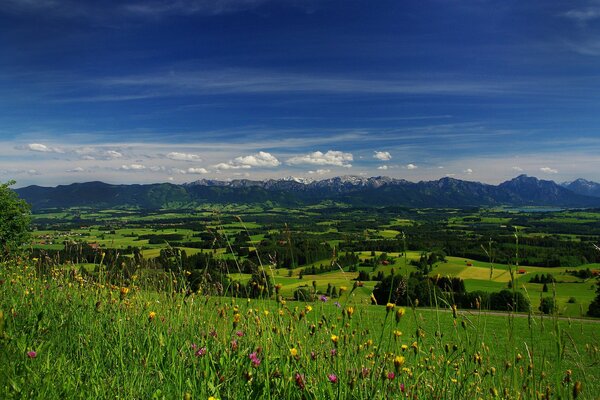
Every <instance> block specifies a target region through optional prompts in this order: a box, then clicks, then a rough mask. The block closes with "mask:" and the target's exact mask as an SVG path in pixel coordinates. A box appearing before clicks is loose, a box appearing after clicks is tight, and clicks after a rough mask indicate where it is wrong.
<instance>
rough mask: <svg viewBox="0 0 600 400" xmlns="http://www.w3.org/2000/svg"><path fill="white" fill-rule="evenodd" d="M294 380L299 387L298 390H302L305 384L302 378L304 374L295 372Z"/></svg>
mask: <svg viewBox="0 0 600 400" xmlns="http://www.w3.org/2000/svg"><path fill="white" fill-rule="evenodd" d="M295 380H296V385H297V386H298V387H299V388H300V390H303V389H304V386H305V385H306V383H305V380H304V375H303V374H299V373H298V372H296V376H295Z"/></svg>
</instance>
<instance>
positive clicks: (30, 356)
mask: <svg viewBox="0 0 600 400" xmlns="http://www.w3.org/2000/svg"><path fill="white" fill-rule="evenodd" d="M27 357H29V358H36V357H37V353H36V352H35V351H33V350H31V351H28V352H27Z"/></svg>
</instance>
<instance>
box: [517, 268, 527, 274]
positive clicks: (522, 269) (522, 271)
mask: <svg viewBox="0 0 600 400" xmlns="http://www.w3.org/2000/svg"><path fill="white" fill-rule="evenodd" d="M526 272H527V271H525V268H520V269H519V271H518V273H519V274H525V273H526Z"/></svg>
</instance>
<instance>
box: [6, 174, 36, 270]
mask: <svg viewBox="0 0 600 400" xmlns="http://www.w3.org/2000/svg"><path fill="white" fill-rule="evenodd" d="M14 184H15V181H8V182H7V183H2V184H0V258H4V257H6V256H8V255H10V254H11V253H12V252H14V251H15V250H17V249H18V248H19V246H21V245H22V244H23V243H26V242H27V241H28V240H29V223H30V221H31V210H30V207H29V204H27V203H26V202H25V200H22V199H20V198H19V196H17V194H16V193H15V192H14V191H13V190H11V189H10V186H12V185H14Z"/></svg>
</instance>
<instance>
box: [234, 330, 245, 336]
mask: <svg viewBox="0 0 600 400" xmlns="http://www.w3.org/2000/svg"><path fill="white" fill-rule="evenodd" d="M235 334H236V335H237V337H242V336H244V332H242V331H237V332H236V333H235Z"/></svg>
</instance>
